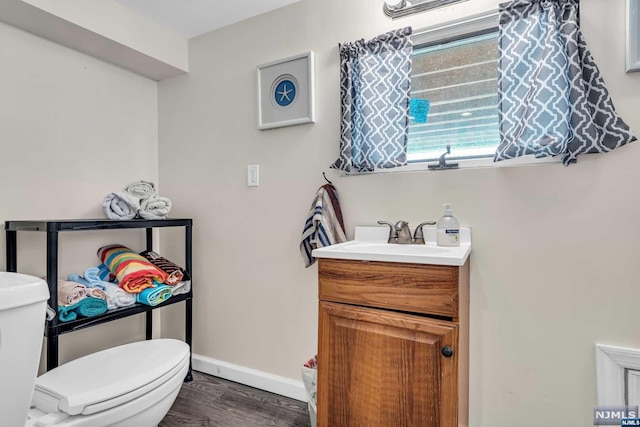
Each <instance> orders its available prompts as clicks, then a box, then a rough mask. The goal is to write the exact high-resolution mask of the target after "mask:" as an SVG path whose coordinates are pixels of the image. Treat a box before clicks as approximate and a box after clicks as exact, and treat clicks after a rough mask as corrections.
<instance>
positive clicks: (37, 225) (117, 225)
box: [5, 218, 193, 381]
mask: <svg viewBox="0 0 640 427" xmlns="http://www.w3.org/2000/svg"><path fill="white" fill-rule="evenodd" d="M159 227H184V229H185V263H186V265H185V270H186V271H187V272H188V273H189V275H190V276H191V280H192V282H191V286H192V287H191V289H190V290H189V292H188V293H185V294H182V295H176V296H172V297H171V298H169V299H168V300H167V301H165V302H163V303H161V304H158V305H156V306H148V305H144V304H136V305H133V306H130V307H124V308H118V309H115V310H109V311H107V312H106V313H104V314H102V315H99V316H95V317H85V318H80V319H76V320H72V321H70V322H59V321H58V316H56V317H55V318H53V319H52V320H50V321H48V322H47V327H46V330H45V336H46V337H47V370H50V369H53V368H55V367H56V366H58V336H59V335H61V334H64V333H68V332H74V331H78V330H80V329H84V328H89V327H92V326H96V325H100V324H103V323H107V322H111V321H113V320H117V319H122V318H125V317H129V316H134V315H136V314H140V313H146V339H151V337H152V332H153V322H152V317H151V312H152V311H153V310H155V309H157V308H161V307H166V306H168V305H172V304H175V303H178V302H182V301H184V302H185V342H186V343H187V344H189V348H191V338H192V298H193V272H192V227H193V220H192V219H190V218H180V219H177V218H169V219H159V220H148V219H132V220H110V219H58V220H22V221H6V222H5V233H6V248H7V250H6V257H7V271H12V272H17V271H18V259H17V257H18V256H17V254H18V247H17V246H18V239H17V232H18V231H36V232H45V233H46V234H47V274H46V280H47V284H48V286H49V294H50V297H49V306H50V307H51V308H52V309H53V311H54V312H55V313H57V312H58V233H59V232H71V231H89V230H121V229H136V228H137V229H145V232H146V249H147V250H153V229H154V228H159ZM191 379H192V375H191V364H189V372H188V373H187V377H186V379H185V381H191Z"/></svg>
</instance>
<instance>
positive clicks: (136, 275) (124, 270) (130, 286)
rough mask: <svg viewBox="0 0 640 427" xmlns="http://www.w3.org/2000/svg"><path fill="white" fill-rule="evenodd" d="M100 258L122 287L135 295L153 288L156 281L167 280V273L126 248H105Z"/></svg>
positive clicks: (102, 248)
mask: <svg viewBox="0 0 640 427" xmlns="http://www.w3.org/2000/svg"><path fill="white" fill-rule="evenodd" d="M98 258H99V259H100V261H101V262H102V263H103V264H104V265H106V266H107V267H108V268H109V270H110V271H111V272H112V273H114V274H115V275H116V278H117V279H118V284H119V285H120V287H121V288H122V289H124V290H125V291H127V292H131V293H133V294H137V293H139V292H142V291H143V290H145V289H147V288H150V287H152V286H153V282H154V281H155V282H157V283H164V281H165V280H167V273H165V272H164V271H162V270H160V269H159V268H158V267H156V266H155V265H153V264H151V263H150V262H149V261H147V260H146V259H145V258H144V257H143V256H141V255H138V254H137V253H136V252H134V251H132V250H131V249H129V248H127V247H126V246H122V245H107V246H103V247H101V248H100V249H98Z"/></svg>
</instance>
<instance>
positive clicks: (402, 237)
mask: <svg viewBox="0 0 640 427" xmlns="http://www.w3.org/2000/svg"><path fill="white" fill-rule="evenodd" d="M435 223H436V222H435V221H426V222H423V223H421V224H419V225H418V226H417V227H416V230H415V233H414V236H413V237H411V230H409V223H408V222H406V221H398V222H397V223H395V225H394V224H391V223H390V222H386V221H378V224H380V225H388V226H389V239H388V240H387V243H398V244H403V245H406V244H417V245H424V233H423V232H422V227H423V226H425V225H435Z"/></svg>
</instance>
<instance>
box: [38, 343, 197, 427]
mask: <svg viewBox="0 0 640 427" xmlns="http://www.w3.org/2000/svg"><path fill="white" fill-rule="evenodd" d="M189 360H190V352H189V346H188V345H187V344H185V343H184V342H182V341H178V340H173V339H155V340H148V341H140V342H135V343H131V344H125V345H122V346H118V347H113V348H109V349H106V350H103V351H100V352H97V353H93V354H90V355H88V356H84V357H81V358H79V359H76V360H73V361H71V362H68V363H66V364H64V365H61V366H59V367H57V368H55V369H53V370H51V371H49V372H47V373H45V374H43V375H42V376H40V377H38V378H37V379H36V386H35V390H34V394H33V399H32V405H33V406H34V407H35V408H36V409H38V410H40V411H42V412H45V413H50V414H51V413H56V412H63V413H65V414H68V415H71V416H73V415H91V414H95V413H98V412H102V411H105V410H108V409H111V408H115V407H117V406H120V405H122V404H125V403H127V402H129V401H132V400H134V399H136V398H138V397H140V396H143V395H145V394H147V393H149V392H150V391H152V390H154V389H157V388H158V387H160V386H162V384H164V383H166V382H167V381H169V380H170V379H172V378H174V377H175V376H176V375H177V374H178V373H180V372H181V371H183V369H184V366H185V364H186V365H188V364H189Z"/></svg>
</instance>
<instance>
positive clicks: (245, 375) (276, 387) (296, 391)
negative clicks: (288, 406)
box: [191, 354, 307, 402]
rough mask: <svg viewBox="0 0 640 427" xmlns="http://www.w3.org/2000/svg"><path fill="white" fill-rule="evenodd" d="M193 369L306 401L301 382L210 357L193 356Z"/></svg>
mask: <svg viewBox="0 0 640 427" xmlns="http://www.w3.org/2000/svg"><path fill="white" fill-rule="evenodd" d="M191 361H192V363H193V369H194V370H196V371H198V372H203V373H205V374H209V375H213V376H215V377H220V378H224V379H225V380H229V381H234V382H237V383H240V384H245V385H248V386H250V387H254V388H259V389H260V390H265V391H268V392H271V393H275V394H279V395H281V396H286V397H290V398H292V399H296V400H300V401H302V402H306V401H307V393H306V392H305V389H304V384H303V383H302V381H294V380H292V379H290V378H285V377H281V376H278V375H273V374H270V373H268V372H263V371H258V370H256V369H251V368H246V367H244V366H240V365H234V364H233V363H228V362H223V361H221V360H216V359H212V358H210V357H205V356H200V355H198V354H194V355H193V357H192V358H191Z"/></svg>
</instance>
